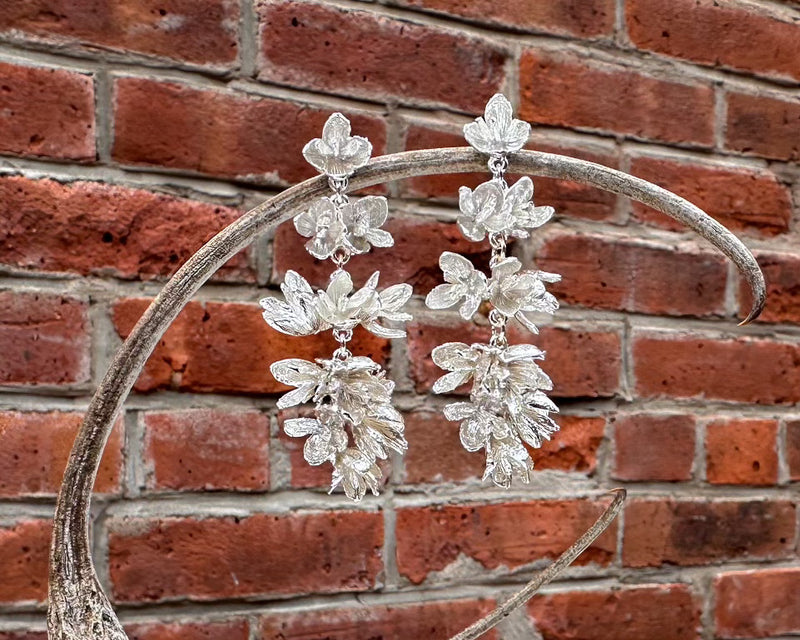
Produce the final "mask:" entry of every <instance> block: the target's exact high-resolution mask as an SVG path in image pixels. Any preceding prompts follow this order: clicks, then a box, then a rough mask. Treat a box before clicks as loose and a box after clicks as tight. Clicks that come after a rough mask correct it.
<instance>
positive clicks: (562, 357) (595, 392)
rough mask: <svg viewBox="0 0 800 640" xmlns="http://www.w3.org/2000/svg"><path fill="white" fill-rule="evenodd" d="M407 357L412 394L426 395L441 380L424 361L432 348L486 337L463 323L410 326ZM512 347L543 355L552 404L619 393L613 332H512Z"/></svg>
mask: <svg viewBox="0 0 800 640" xmlns="http://www.w3.org/2000/svg"><path fill="white" fill-rule="evenodd" d="M407 329H408V355H409V367H410V372H411V377H412V379H413V380H414V382H415V383H416V388H417V391H420V392H422V391H428V390H430V388H431V387H432V386H433V383H434V382H435V381H436V379H437V378H439V377H440V376H442V375H444V373H445V372H444V371H442V370H441V369H439V367H437V366H436V365H435V364H433V361H432V360H431V359H430V354H431V351H433V348H434V347H436V346H438V345H440V344H444V343H445V342H456V341H457V342H466V343H468V344H471V343H473V342H484V343H485V342H486V341H487V340H488V339H489V331H488V330H487V329H486V327H479V326H476V325H474V324H468V323H465V322H460V321H459V322H457V323H456V322H454V323H452V324H450V325H447V326H444V325H430V324H422V323H417V322H411V323H409V324H408V326H407ZM510 336H511V341H512V342H513V343H535V344H536V345H537V346H539V347H541V348H542V349H546V350H547V359H546V360H545V361H544V363H543V364H542V368H543V369H544V371H545V372H547V374H548V375H549V376H550V377H551V378H552V379H553V386H554V389H553V391H552V392H551V393H550V395H551V396H553V397H555V398H575V397H593V398H595V397H610V396H614V395H615V394H616V393H617V392H618V390H619V387H620V370H621V364H622V355H621V343H620V337H619V334H618V333H616V332H614V331H602V330H598V331H588V330H587V331H584V330H580V329H560V328H556V327H543V328H542V330H541V333H540V334H539V335H538V336H534V335H532V334H530V333H528V332H525V331H523V330H521V329H520V330H517V329H516V328H512V329H511V332H510Z"/></svg>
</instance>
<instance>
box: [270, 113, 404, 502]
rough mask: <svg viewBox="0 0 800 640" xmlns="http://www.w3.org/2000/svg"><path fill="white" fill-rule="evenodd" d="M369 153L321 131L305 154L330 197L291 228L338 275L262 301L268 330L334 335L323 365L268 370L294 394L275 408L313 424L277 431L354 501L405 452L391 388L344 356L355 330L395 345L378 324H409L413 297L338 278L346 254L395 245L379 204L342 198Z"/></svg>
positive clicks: (365, 365)
mask: <svg viewBox="0 0 800 640" xmlns="http://www.w3.org/2000/svg"><path fill="white" fill-rule="evenodd" d="M371 153H372V145H371V144H370V143H369V141H368V140H367V139H366V138H362V137H359V136H351V135H350V122H349V121H348V120H347V118H345V117H344V116H343V115H342V114H340V113H334V114H333V115H332V116H331V117H330V118H329V119H328V121H327V122H326V123H325V127H324V128H323V132H322V138H317V139H315V140H312V141H311V142H309V143H308V144H307V145H306V146H305V148H304V149H303V155H304V157H305V158H306V160H308V162H309V163H310V164H312V165H313V166H314V167H315V168H316V169H317V170H318V171H319V172H320V173H322V174H325V175H327V176H328V181H329V183H330V186H331V189H332V191H333V195H332V196H330V197H323V198H321V199H320V200H318V201H316V202H315V203H313V204H312V205H311V206H310V207H309V208H308V210H307V211H303V212H302V213H300V214H299V215H298V216H297V217H295V219H294V225H295V228H296V229H297V231H298V233H300V235H302V236H303V237H306V238H310V239H309V241H308V242H307V243H306V249H307V250H308V252H309V253H310V254H311V255H312V256H314V257H315V258H319V259H326V258H331V259H332V260H333V262H334V264H335V265H336V267H337V268H336V270H335V271H334V272H333V274H332V275H331V279H330V282H329V284H328V287H327V288H326V289H321V290H318V291H314V289H313V288H312V287H311V285H310V284H309V283H308V282H307V281H306V280H305V279H304V278H303V277H302V276H301V275H300V274H298V273H296V272H294V271H288V272H287V273H286V277H285V279H284V282H283V284H282V285H281V291H282V292H283V296H284V299H283V300H280V299H277V298H264V299H263V300H261V307H262V308H263V309H264V313H263V316H264V320H266V321H267V323H268V324H269V325H270V326H271V327H272V328H274V329H276V330H278V331H281V332H283V333H286V334H288V335H293V336H308V335H312V334H315V333H319V332H321V331H327V330H332V331H333V335H334V337H335V338H336V340H337V341H338V342H339V345H340V346H339V348H338V349H337V350H336V351H335V352H334V354H333V357H332V358H331V359H327V360H326V359H317V360H316V363H315V362H309V361H307V360H300V359H297V358H289V359H287V360H281V361H280V362H275V363H274V364H273V365H272V366H271V367H270V370H271V372H272V375H273V376H274V377H275V379H276V380H278V381H279V382H282V383H283V384H286V385H289V386H292V387H296V388H295V389H294V390H293V391H290V392H289V393H287V394H286V395H284V396H283V397H281V398H280V399H279V400H278V407H279V408H281V409H285V408H288V407H293V406H296V405H299V404H303V403H305V402H309V401H312V402H313V403H314V417H313V418H296V419H292V420H287V421H286V422H285V424H284V430H285V431H286V433H287V435H289V436H292V437H297V438H300V437H307V440H306V442H305V445H304V448H303V453H304V457H305V459H306V461H307V462H308V463H309V464H312V465H320V464H323V463H325V462H330V463H332V465H333V478H332V482H331V491H333V490H334V489H335V488H336V487H337V486H339V485H341V486H342V488H343V489H344V492H345V494H346V495H347V496H348V497H349V498H351V499H353V500H356V501H358V500H361V498H363V497H364V494H365V493H366V491H367V489H369V490H370V491H372V493H374V494H376V495H377V493H378V489H379V482H380V479H381V469H380V467H379V466H378V464H377V461H378V460H383V459H386V458H387V457H388V455H389V451H390V450H393V451H397V452H399V453H402V452H403V451H405V450H406V448H407V446H408V445H407V443H406V440H405V438H404V436H403V431H404V424H403V417H402V416H401V415H400V413H399V412H398V411H397V410H396V409H395V408H394V407H393V406H392V403H391V398H392V392H393V391H394V383H393V382H392V381H391V380H387V379H386V373H385V371H383V369H382V368H381V366H380V365H379V364H378V363H376V362H374V361H373V360H371V359H370V358H367V357H365V356H353V354H352V353H351V352H350V350H349V349H348V348H347V343H348V342H349V341H350V339H351V338H352V334H353V329H354V328H355V327H356V326H358V325H361V326H362V327H364V328H365V329H366V330H367V331H370V332H372V333H373V334H375V335H377V336H380V337H383V338H402V337H404V336H405V335H406V334H405V331H403V330H401V329H396V328H393V327H390V326H386V325H385V324H383V322H382V321H396V322H403V321H407V320H410V319H411V316H410V315H409V314H407V313H404V312H402V311H401V308H402V307H403V305H404V304H405V303H406V302H407V301H408V299H409V298H410V297H411V292H412V289H411V286H410V285H408V284H397V285H394V286H391V287H388V288H386V289H384V290H383V291H379V290H378V280H379V278H380V272H378V271H376V272H375V273H374V274H373V275H372V276H371V277H370V278H369V280H368V281H367V283H366V284H365V285H364V287H362V288H361V289H358V290H357V291H354V287H353V280H352V278H351V277H350V274H349V273H347V271H345V270H344V268H343V267H344V265H345V264H346V263H347V261H348V260H349V259H350V257H351V256H352V255H354V254H359V253H366V252H367V251H369V250H370V248H371V247H390V246H392V245H393V244H394V240H393V239H392V236H391V234H389V233H388V232H387V231H385V230H383V229H381V228H380V227H381V226H382V225H383V223H384V222H386V218H387V216H388V212H389V208H388V205H387V202H386V199H385V198H383V197H376V196H368V197H365V198H361V199H360V200H358V201H356V202H351V201H350V199H349V198H348V196H347V194H346V190H347V180H348V177H349V176H350V174H352V172H353V171H355V170H356V169H358V168H359V167H361V166H363V165H364V164H366V163H367V161H368V160H369V157H370V154H371Z"/></svg>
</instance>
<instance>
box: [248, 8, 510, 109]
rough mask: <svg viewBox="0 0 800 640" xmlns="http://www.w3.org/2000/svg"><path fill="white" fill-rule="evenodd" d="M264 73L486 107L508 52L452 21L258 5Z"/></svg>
mask: <svg viewBox="0 0 800 640" xmlns="http://www.w3.org/2000/svg"><path fill="white" fill-rule="evenodd" d="M259 18H260V38H261V57H260V60H259V69H260V70H259V76H258V77H259V78H260V79H261V80H266V81H269V82H277V83H279V84H288V85H292V86H296V87H302V88H305V89H318V90H323V91H330V92H333V93H344V94H345V95H347V96H348V97H349V96H357V97H362V98H367V99H368V100H381V99H386V100H392V101H397V100H399V101H401V102H404V103H422V104H440V105H450V106H453V107H455V108H456V109H458V110H462V111H471V112H482V111H483V107H484V105H485V104H486V101H487V100H488V99H489V98H490V97H491V96H492V94H494V93H495V92H496V91H498V90H499V89H500V87H501V85H502V83H503V80H504V77H505V72H504V68H503V67H504V65H505V61H506V58H507V53H506V52H505V51H504V50H503V49H502V48H500V47H499V46H497V45H495V44H493V43H491V42H490V41H489V40H485V39H483V38H479V37H476V36H470V35H467V34H464V33H459V32H458V31H454V30H450V29H442V28H440V27H436V26H428V25H421V24H416V23H413V22H409V21H408V20H400V19H395V18H390V17H388V16H380V15H377V14H375V13H372V12H368V11H356V10H353V9H344V8H339V7H335V6H332V5H327V4H324V3H318V2H303V3H297V2H290V1H288V0H271V1H270V2H264V3H261V4H260V6H259Z"/></svg>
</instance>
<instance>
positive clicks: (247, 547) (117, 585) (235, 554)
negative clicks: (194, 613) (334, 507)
mask: <svg viewBox="0 0 800 640" xmlns="http://www.w3.org/2000/svg"><path fill="white" fill-rule="evenodd" d="M382 547H383V516H382V515H381V514H380V513H375V512H364V511H360V512H359V511H339V512H329V513H311V514H309V513H305V514H302V515H301V514H290V515H271V514H258V515H253V516H249V517H246V518H238V517H237V518H234V517H227V518H222V517H209V518H205V519H195V518H183V519H182V518H163V519H160V520H158V519H146V518H130V519H120V520H114V521H112V522H111V524H110V531H109V568H110V575H111V582H112V585H113V586H112V591H113V594H114V597H115V598H116V599H117V600H118V601H120V602H145V601H146V602H156V601H162V600H170V599H175V598H189V599H193V600H214V599H227V598H241V597H246V596H255V595H280V594H302V593H332V592H341V591H365V590H369V589H371V588H372V587H373V586H375V584H376V581H377V578H378V575H379V574H380V572H381V571H382V568H383V565H382V560H381V550H382Z"/></svg>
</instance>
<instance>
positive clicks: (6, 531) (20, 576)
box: [0, 520, 52, 604]
mask: <svg viewBox="0 0 800 640" xmlns="http://www.w3.org/2000/svg"><path fill="white" fill-rule="evenodd" d="M51 530H52V525H51V523H50V521H49V520H20V521H18V522H17V523H16V524H13V525H9V526H3V527H0V603H5V604H9V603H15V602H20V603H21V602H44V601H45V599H46V598H47V565H48V557H49V555H50V533H51Z"/></svg>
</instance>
